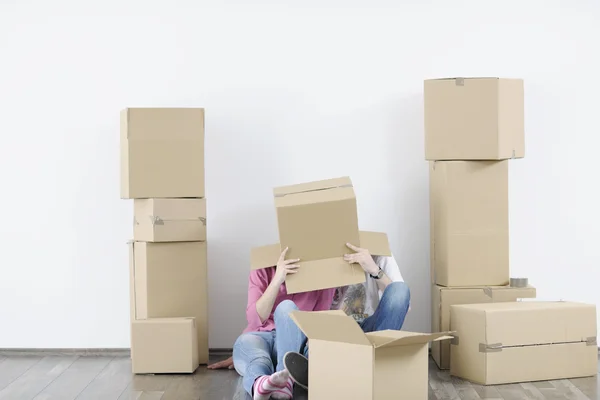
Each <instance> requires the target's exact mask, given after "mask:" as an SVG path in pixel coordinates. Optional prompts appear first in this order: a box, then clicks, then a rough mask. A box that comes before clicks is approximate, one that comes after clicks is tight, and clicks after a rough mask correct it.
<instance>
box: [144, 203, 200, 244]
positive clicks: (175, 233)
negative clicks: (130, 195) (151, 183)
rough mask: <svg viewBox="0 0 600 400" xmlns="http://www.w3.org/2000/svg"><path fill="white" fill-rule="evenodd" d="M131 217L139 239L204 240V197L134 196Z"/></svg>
mask: <svg viewBox="0 0 600 400" xmlns="http://www.w3.org/2000/svg"><path fill="white" fill-rule="evenodd" d="M133 216H134V225H133V239H134V240H136V241H139V242H197V241H205V240H206V199H135V200H133Z"/></svg>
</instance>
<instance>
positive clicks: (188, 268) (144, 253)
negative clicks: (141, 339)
mask: <svg viewBox="0 0 600 400" xmlns="http://www.w3.org/2000/svg"><path fill="white" fill-rule="evenodd" d="M130 246H131V247H130V249H132V251H133V261H134V264H133V266H132V269H133V274H134V287H133V288H132V290H133V292H134V294H133V297H134V302H135V303H134V304H133V307H135V309H134V312H135V317H136V319H148V318H172V317H194V318H195V319H196V330H197V336H198V360H199V362H200V364H206V363H207V362H208V294H207V265H206V262H207V254H206V242H170V243H146V242H133V243H130Z"/></svg>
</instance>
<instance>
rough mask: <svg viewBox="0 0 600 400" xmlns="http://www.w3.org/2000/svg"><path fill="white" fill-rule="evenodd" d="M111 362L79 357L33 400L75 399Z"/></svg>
mask: <svg viewBox="0 0 600 400" xmlns="http://www.w3.org/2000/svg"><path fill="white" fill-rule="evenodd" d="M111 360H112V358H110V357H79V358H78V359H77V360H75V362H74V363H73V364H71V366H70V367H69V368H68V369H67V370H66V371H65V372H63V373H62V375H60V376H59V377H58V378H56V379H55V380H54V382H52V383H51V384H50V385H48V386H47V387H46V388H45V389H44V390H43V391H42V392H41V393H40V394H38V395H37V396H36V397H35V398H34V400H63V399H64V400H73V399H75V398H76V397H77V396H78V395H79V394H80V393H81V392H82V391H83V390H84V389H85V388H86V387H87V386H88V385H89V384H90V383H91V382H92V381H93V380H94V379H95V378H96V377H97V376H98V375H99V374H100V372H102V370H103V369H104V368H106V366H107V365H108V363H109V362H110V361H111Z"/></svg>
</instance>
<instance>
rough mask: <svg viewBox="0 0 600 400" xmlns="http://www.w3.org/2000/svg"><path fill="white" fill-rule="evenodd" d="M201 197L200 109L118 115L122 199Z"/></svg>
mask: <svg viewBox="0 0 600 400" xmlns="http://www.w3.org/2000/svg"><path fill="white" fill-rule="evenodd" d="M182 197H191V198H202V197H205V196H204V109H203V108H128V109H125V110H123V111H122V112H121V198H122V199H147V198H182Z"/></svg>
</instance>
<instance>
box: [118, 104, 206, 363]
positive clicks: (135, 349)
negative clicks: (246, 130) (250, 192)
mask: <svg viewBox="0 0 600 400" xmlns="http://www.w3.org/2000/svg"><path fill="white" fill-rule="evenodd" d="M121 198H123V199H133V209H134V221H133V240H132V241H130V242H129V252H130V257H129V258H130V263H129V264H130V309H131V357H132V369H133V372H134V373H140V374H142V373H192V372H194V371H195V370H196V368H197V367H198V365H199V364H206V363H207V362H208V295H207V249H206V199H205V192H204V109H202V108H128V109H126V110H123V111H122V112H121Z"/></svg>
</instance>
